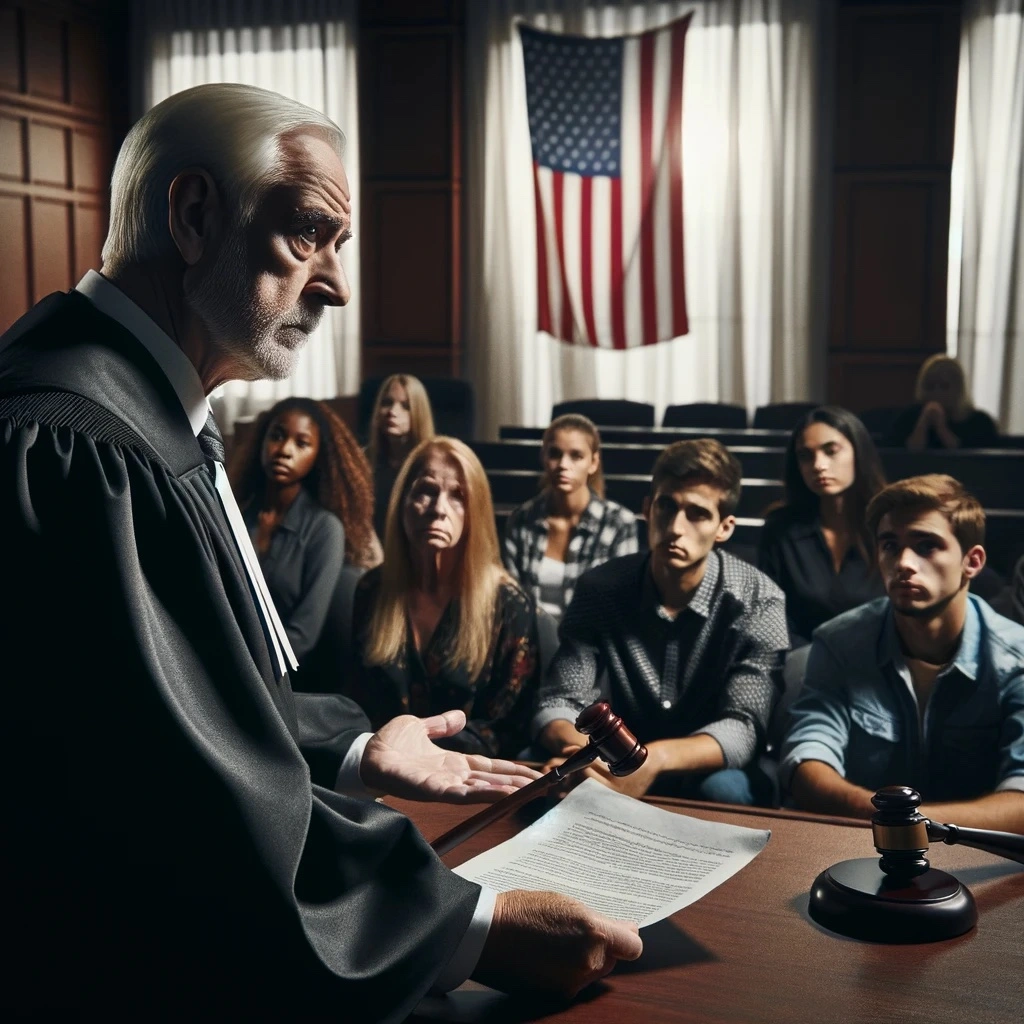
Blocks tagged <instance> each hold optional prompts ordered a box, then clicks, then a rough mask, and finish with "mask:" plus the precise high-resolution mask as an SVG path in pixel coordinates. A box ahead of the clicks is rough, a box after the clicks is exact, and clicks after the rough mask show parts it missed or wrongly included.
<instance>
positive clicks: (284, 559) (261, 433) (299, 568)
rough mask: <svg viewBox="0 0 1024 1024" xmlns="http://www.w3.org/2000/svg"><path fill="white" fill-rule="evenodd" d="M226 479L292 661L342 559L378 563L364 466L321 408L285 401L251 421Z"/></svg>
mask: <svg viewBox="0 0 1024 1024" xmlns="http://www.w3.org/2000/svg"><path fill="white" fill-rule="evenodd" d="M230 476H231V484H232V487H233V488H234V491H235V496H236V498H237V499H238V504H239V506H240V507H241V508H242V513H243V517H244V519H245V523H246V526H247V527H248V528H249V532H250V534H251V536H252V541H253V546H254V547H255V548H256V554H257V555H258V556H259V560H260V568H261V569H262V570H263V574H264V576H265V577H266V581H267V588H268V589H269V590H270V596H271V597H272V598H273V599H274V604H275V605H276V607H277V610H278V612H279V614H280V616H281V620H282V622H283V623H284V627H285V632H286V633H287V634H288V639H289V640H290V641H291V645H292V648H293V649H294V651H295V656H296V657H297V658H299V659H300V660H301V659H302V657H303V656H304V655H305V654H308V653H309V652H310V651H311V650H312V649H313V647H314V645H315V644H316V641H317V639H318V638H319V636H320V631H321V630H322V629H323V625H324V620H325V618H326V616H327V608H328V605H329V603H330V600H331V596H332V595H333V593H334V588H335V585H336V584H337V582H338V576H339V574H340V572H341V567H342V565H343V564H344V563H345V562H348V563H350V564H354V565H359V566H363V567H369V566H372V565H376V564H377V563H379V562H380V554H381V549H380V541H379V540H378V539H377V535H376V534H375V533H374V532H373V485H372V482H371V475H370V467H369V464H368V463H367V461H366V457H365V456H364V455H363V453H362V451H361V449H360V447H359V445H358V444H357V443H356V440H355V438H354V437H353V436H352V434H351V433H350V431H349V429H348V427H346V426H345V424H344V423H343V422H342V421H341V419H340V418H339V417H338V416H337V415H336V414H335V413H334V412H333V411H332V410H331V409H330V407H329V406H327V405H325V404H324V403H323V402H316V401H313V400H312V399H310V398H286V399H284V400H282V401H280V402H278V403H277V404H276V405H275V406H274V407H273V408H271V409H269V410H268V411H267V412H265V413H262V414H261V415H260V416H259V417H258V419H257V420H256V429H255V430H254V431H253V433H252V438H251V440H250V441H249V443H248V444H247V445H245V446H244V447H242V448H241V449H240V450H239V451H238V452H237V453H236V455H235V457H234V458H233V459H232V463H231V472H230Z"/></svg>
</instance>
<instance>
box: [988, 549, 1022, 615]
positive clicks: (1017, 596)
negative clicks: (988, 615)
mask: <svg viewBox="0 0 1024 1024" xmlns="http://www.w3.org/2000/svg"><path fill="white" fill-rule="evenodd" d="M991 604H992V607H993V608H995V610H996V611H997V612H999V614H1000V615H1005V616H1006V617H1007V618H1008V619H1013V621H1014V622H1019V623H1021V624H1024V555H1021V556H1020V558H1018V559H1017V562H1016V564H1015V565H1014V567H1013V572H1012V573H1011V574H1010V582H1009V583H1007V584H1006V586H1005V587H1004V588H1003V589H1002V591H1001V592H1000V593H999V594H998V595H997V596H995V597H993V599H992V602H991Z"/></svg>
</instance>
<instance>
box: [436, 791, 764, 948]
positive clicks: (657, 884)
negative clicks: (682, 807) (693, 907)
mask: <svg viewBox="0 0 1024 1024" xmlns="http://www.w3.org/2000/svg"><path fill="white" fill-rule="evenodd" d="M770 836H771V832H767V831H765V830H764V829H753V828H741V827H740V826H738V825H723V824H721V823H720V822H716V821H705V820H704V819H702V818H691V817H688V816H687V815H685V814H674V813H673V812H671V811H666V810H662V808H660V807H655V806H653V805H652V804H645V803H642V802H641V801H639V800H635V799H634V798H633V797H629V796H624V795H623V794H622V793H616V792H615V791H614V790H611V789H609V788H608V787H607V786H603V785H601V783H600V782H597V781H595V780H594V779H587V780H586V781H584V782H583V783H581V784H580V785H579V786H577V787H576V788H575V789H574V790H572V792H571V793H569V795H568V796H567V797H565V799H564V800H562V801H561V802H560V803H559V804H558V805H557V806H556V807H554V808H552V809H551V810H550V811H548V813H547V814H545V815H544V817H543V818H541V819H539V820H538V821H536V822H534V824H532V825H531V826H530V827H529V828H526V829H524V830H523V831H522V832H520V833H519V834H518V835H517V836H515V837H513V838H512V839H509V840H508V841H507V842H504V843H502V844H500V845H499V846H496V847H494V848H493V849H491V850H488V851H487V852H486V853H482V854H480V856H478V857H474V858H473V859H472V860H469V861H466V863H465V864H463V865H461V867H458V868H456V869H455V873H456V874H458V875H461V876H462V877H463V878H466V879H468V880H469V881H471V882H478V883H479V884H481V885H486V886H490V888H492V889H495V890H497V891H498V892H507V891H508V890H510V889H534V890H548V891H551V892H559V893H562V894H563V895H564V896H571V897H572V898H573V899H577V900H579V901H580V902H581V903H584V904H586V905H587V906H588V907H590V909H591V910H596V911H598V912H599V913H601V914H605V915H607V916H608V917H617V918H620V919H622V920H628V921H636V922H638V923H639V925H640V927H641V928H643V927H646V926H647V925H651V924H654V923H655V922H657V921H660V920H662V919H663V918H666V917H668V916H669V915H671V914H674V913H675V912H676V911H677V910H681V909H682V908H683V907H688V906H689V905H690V904H691V903H694V902H696V901H697V900H699V899H700V898H701V897H702V896H704V895H706V894H707V893H709V892H711V890H712V889H714V888H715V887H716V886H719V885H721V884H722V882H724V881H725V880H726V879H727V878H731V877H732V876H733V875H734V874H736V872H737V871H739V870H740V869H741V868H743V867H745V866H746V865H747V864H749V863H750V861H752V860H753V859H754V858H755V857H756V856H757V855H758V854H759V853H760V852H761V851H762V850H763V849H764V847H765V844H766V843H767V842H768V839H769V837H770Z"/></svg>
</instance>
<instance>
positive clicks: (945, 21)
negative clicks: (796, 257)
mask: <svg viewBox="0 0 1024 1024" xmlns="http://www.w3.org/2000/svg"><path fill="white" fill-rule="evenodd" d="M959 31H960V5H959V3H957V2H948V3H918V4H902V5H897V4H888V3H884V4H880V3H875V4H865V3H857V4H854V3H850V4H843V5H842V6H841V7H840V10H839V19H838V26H837V59H836V122H835V157H834V166H833V181H832V185H833V227H832V278H831V317H830V328H829V347H828V396H829V400H830V401H833V402H838V403H839V404H841V405H845V406H847V407H848V408H850V409H853V410H855V411H862V410H864V409H870V408H875V407H879V406H898V405H904V404H906V403H907V402H908V401H909V400H910V396H911V395H912V394H913V387H914V380H915V377H916V375H917V370H918V367H919V366H920V364H921V362H922V361H923V360H924V358H925V357H926V356H927V355H929V354H930V353H932V352H938V351H943V350H944V348H945V343H946V339H945V333H946V274H947V263H948V259H947V252H948V236H949V187H950V185H949V179H950V167H951V164H952V159H953V117H954V110H955V102H956V78H957V63H958V53H959Z"/></svg>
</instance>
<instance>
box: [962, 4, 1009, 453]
mask: <svg viewBox="0 0 1024 1024" xmlns="http://www.w3.org/2000/svg"><path fill="white" fill-rule="evenodd" d="M949 241H950V244H949V291H948V301H949V308H948V311H947V317H946V326H947V330H948V342H947V348H948V350H949V353H950V354H951V355H954V356H956V357H957V358H958V359H959V360H960V361H961V363H963V365H964V369H965V370H966V371H967V377H968V380H969V381H970V382H971V388H972V391H973V394H974V403H975V405H977V406H978V407H979V408H981V409H984V410H985V411H986V412H989V413H991V414H992V415H993V416H994V417H996V418H997V419H998V420H999V421H1000V423H1001V425H1002V427H1003V429H1004V430H1005V431H1007V432H1008V433H1014V434H1022V433H1024V3H1022V0H968V2H966V3H965V4H964V9H963V22H962V30H961V36H960V74H959V81H958V83H957V98H956V129H955V141H954V144H953V172H952V179H951V201H950V218H949Z"/></svg>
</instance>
